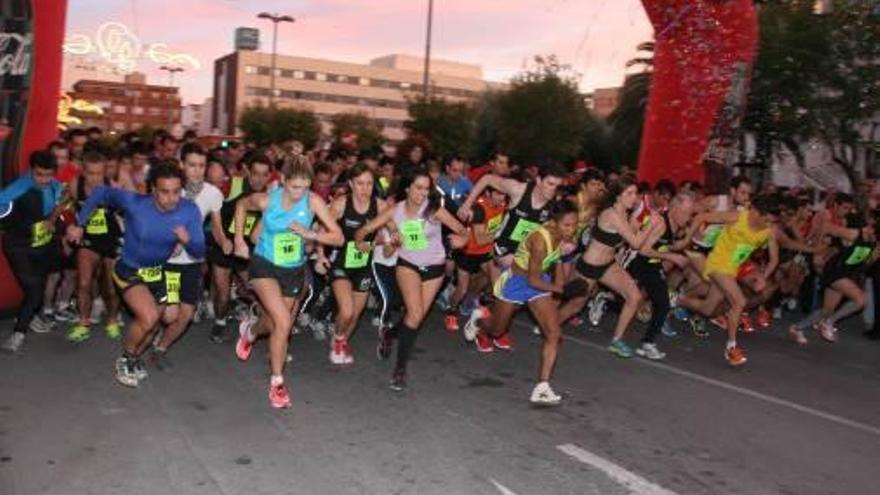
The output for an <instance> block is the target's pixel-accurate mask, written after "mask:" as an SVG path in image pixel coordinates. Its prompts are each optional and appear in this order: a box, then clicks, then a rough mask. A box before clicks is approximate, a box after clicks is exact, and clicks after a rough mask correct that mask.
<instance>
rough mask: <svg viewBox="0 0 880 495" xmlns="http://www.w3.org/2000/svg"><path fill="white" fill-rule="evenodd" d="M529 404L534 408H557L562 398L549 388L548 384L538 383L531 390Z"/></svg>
mask: <svg viewBox="0 0 880 495" xmlns="http://www.w3.org/2000/svg"><path fill="white" fill-rule="evenodd" d="M529 402H531V403H532V404H534V405H536V406H558V405H559V404H561V403H562V397H561V396H559V395H557V394H556V392H554V391H553V389H552V388H550V384H549V383H547V382H539V383H538V384H537V385H535V388H533V389H532V396H531V398H529Z"/></svg>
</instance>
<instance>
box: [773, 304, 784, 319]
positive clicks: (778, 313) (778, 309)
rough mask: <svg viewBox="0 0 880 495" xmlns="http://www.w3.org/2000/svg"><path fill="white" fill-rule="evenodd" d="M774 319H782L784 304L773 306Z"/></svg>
mask: <svg viewBox="0 0 880 495" xmlns="http://www.w3.org/2000/svg"><path fill="white" fill-rule="evenodd" d="M773 319H774V320H781V319H782V306H776V307H775V308H773Z"/></svg>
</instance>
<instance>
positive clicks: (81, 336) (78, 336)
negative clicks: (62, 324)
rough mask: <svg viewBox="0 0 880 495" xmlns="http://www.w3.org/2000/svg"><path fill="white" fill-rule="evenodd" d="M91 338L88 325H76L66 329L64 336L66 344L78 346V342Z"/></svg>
mask: <svg viewBox="0 0 880 495" xmlns="http://www.w3.org/2000/svg"><path fill="white" fill-rule="evenodd" d="M91 336H92V333H91V331H89V326H88V325H84V324H82V323H77V324H76V325H74V326H72V327H70V328H68V329H67V333H66V334H65V335H64V338H65V339H66V340H67V341H68V342H72V343H74V344H78V343H80V342H85V341H86V340H89V337H91Z"/></svg>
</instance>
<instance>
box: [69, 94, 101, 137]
mask: <svg viewBox="0 0 880 495" xmlns="http://www.w3.org/2000/svg"><path fill="white" fill-rule="evenodd" d="M71 110H76V111H77V112H80V113H92V114H95V115H104V110H103V109H102V108H101V107H99V106H98V105H95V104H94V103H92V102H90V101H88V100H81V99H73V97H71V96H70V95H69V94H67V93H63V92H62V93H61V98H60V99H59V100H58V128H59V129H61V130H67V128H68V127H70V126H71V125H80V124H82V119H80V118H79V117H76V116H75V115H71V113H70V111H71Z"/></svg>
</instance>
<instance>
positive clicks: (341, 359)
mask: <svg viewBox="0 0 880 495" xmlns="http://www.w3.org/2000/svg"><path fill="white" fill-rule="evenodd" d="M347 346H348V341H347V340H345V337H333V343H332V344H330V362H331V363H333V364H336V365H343V364H347V362H346V356H345V350H344V347H347Z"/></svg>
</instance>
